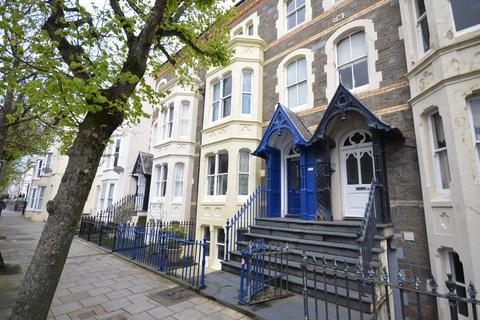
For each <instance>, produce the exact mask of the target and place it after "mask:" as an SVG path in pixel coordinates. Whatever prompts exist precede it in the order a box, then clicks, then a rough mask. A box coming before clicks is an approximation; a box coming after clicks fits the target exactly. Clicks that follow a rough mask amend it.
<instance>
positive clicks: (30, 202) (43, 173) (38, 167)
mask: <svg viewBox="0 0 480 320" xmlns="http://www.w3.org/2000/svg"><path fill="white" fill-rule="evenodd" d="M67 163H68V157H67V156H64V155H61V154H60V152H59V150H58V148H56V147H50V148H49V150H48V151H47V153H46V154H45V155H44V156H41V157H37V158H36V159H35V164H34V165H33V172H32V176H31V183H30V186H29V188H28V194H27V207H26V209H25V216H26V217H27V218H31V219H32V220H34V221H46V220H47V218H48V213H47V208H46V207H47V202H48V201H50V200H52V199H53V198H54V197H55V195H56V194H57V191H58V187H59V185H60V182H61V180H62V176H63V173H64V172H65V169H66V167H67Z"/></svg>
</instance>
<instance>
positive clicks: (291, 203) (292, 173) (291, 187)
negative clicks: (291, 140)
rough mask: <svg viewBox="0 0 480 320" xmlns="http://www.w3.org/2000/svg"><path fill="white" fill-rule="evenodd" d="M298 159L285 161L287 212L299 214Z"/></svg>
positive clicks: (299, 177)
mask: <svg viewBox="0 0 480 320" xmlns="http://www.w3.org/2000/svg"><path fill="white" fill-rule="evenodd" d="M300 179H301V176H300V158H299V157H295V158H289V159H287V181H288V182H287V186H288V212H287V213H290V214H300V195H301V194H300V185H301V183H300Z"/></svg>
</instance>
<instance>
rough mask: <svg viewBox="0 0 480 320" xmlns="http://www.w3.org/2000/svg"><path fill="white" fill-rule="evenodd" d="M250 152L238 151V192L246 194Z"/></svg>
mask: <svg viewBox="0 0 480 320" xmlns="http://www.w3.org/2000/svg"><path fill="white" fill-rule="evenodd" d="M249 161H250V154H249V152H248V151H240V154H239V168H238V194H239V195H242V196H246V195H248V175H249V170H250V168H249Z"/></svg>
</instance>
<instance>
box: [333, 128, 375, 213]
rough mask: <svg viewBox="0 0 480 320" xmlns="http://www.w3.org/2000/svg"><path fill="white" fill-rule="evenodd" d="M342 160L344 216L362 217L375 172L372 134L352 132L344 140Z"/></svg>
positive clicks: (358, 131) (359, 131)
mask: <svg viewBox="0 0 480 320" xmlns="http://www.w3.org/2000/svg"><path fill="white" fill-rule="evenodd" d="M340 161H341V175H342V191H343V192H342V196H343V210H344V216H345V217H354V218H362V217H363V215H364V214H365V207H366V205H367V201H368V194H369V192H370V186H371V183H372V179H373V176H374V172H375V170H374V163H373V151H372V137H371V135H370V134H369V133H367V132H366V131H363V130H357V131H353V132H350V133H349V134H348V135H347V136H346V138H344V140H343V141H342V144H341V151H340Z"/></svg>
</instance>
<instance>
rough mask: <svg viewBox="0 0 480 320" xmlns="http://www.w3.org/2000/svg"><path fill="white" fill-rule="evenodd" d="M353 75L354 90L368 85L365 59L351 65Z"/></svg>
mask: <svg viewBox="0 0 480 320" xmlns="http://www.w3.org/2000/svg"><path fill="white" fill-rule="evenodd" d="M353 75H354V77H355V88H356V87H360V86H363V85H366V84H368V64H367V59H365V60H362V61H360V62H358V63H356V64H354V65H353Z"/></svg>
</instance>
